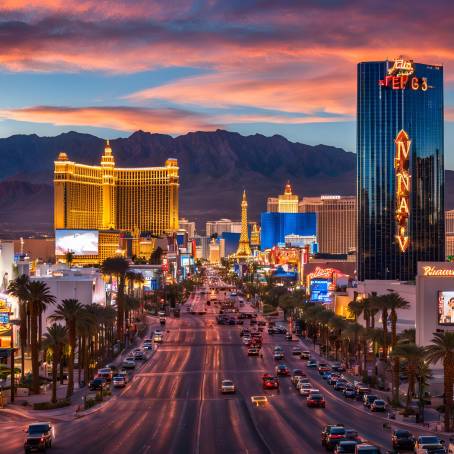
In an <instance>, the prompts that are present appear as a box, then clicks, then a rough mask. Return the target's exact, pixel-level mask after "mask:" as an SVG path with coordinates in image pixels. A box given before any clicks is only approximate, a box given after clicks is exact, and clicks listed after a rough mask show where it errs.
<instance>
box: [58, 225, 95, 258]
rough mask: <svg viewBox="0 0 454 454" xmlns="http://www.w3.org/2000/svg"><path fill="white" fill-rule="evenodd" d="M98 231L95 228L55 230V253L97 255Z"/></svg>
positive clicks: (60, 254) (59, 254)
mask: <svg viewBox="0 0 454 454" xmlns="http://www.w3.org/2000/svg"><path fill="white" fill-rule="evenodd" d="M98 245H99V232H98V231H97V230H56V231H55V255H57V256H62V255H65V254H67V253H68V252H72V253H73V254H74V256H81V255H98Z"/></svg>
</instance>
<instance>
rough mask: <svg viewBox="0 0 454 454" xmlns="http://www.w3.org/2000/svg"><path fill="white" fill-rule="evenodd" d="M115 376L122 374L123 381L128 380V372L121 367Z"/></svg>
mask: <svg viewBox="0 0 454 454" xmlns="http://www.w3.org/2000/svg"><path fill="white" fill-rule="evenodd" d="M116 376H122V377H123V378H124V380H125V383H128V381H129V374H128V371H127V370H126V369H121V370H119V371H118V372H117V373H116Z"/></svg>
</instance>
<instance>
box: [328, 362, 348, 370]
mask: <svg viewBox="0 0 454 454" xmlns="http://www.w3.org/2000/svg"><path fill="white" fill-rule="evenodd" d="M331 369H332V370H333V371H335V372H345V367H344V366H342V364H341V363H339V362H335V363H333V364H332V365H331Z"/></svg>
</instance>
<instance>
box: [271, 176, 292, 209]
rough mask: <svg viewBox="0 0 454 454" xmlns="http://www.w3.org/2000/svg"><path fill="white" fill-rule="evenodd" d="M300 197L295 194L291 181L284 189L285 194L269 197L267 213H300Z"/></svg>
mask: <svg viewBox="0 0 454 454" xmlns="http://www.w3.org/2000/svg"><path fill="white" fill-rule="evenodd" d="M298 202H299V197H298V196H297V195H296V194H293V191H292V186H291V184H290V181H287V184H286V185H285V188H284V193H283V194H280V195H279V196H278V197H268V200H267V204H266V206H267V212H268V213H298Z"/></svg>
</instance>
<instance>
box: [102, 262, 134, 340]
mask: <svg viewBox="0 0 454 454" xmlns="http://www.w3.org/2000/svg"><path fill="white" fill-rule="evenodd" d="M128 268H129V262H128V261H127V260H126V259H125V258H123V257H110V258H107V259H105V260H104V262H103V263H102V266H101V270H102V272H103V274H106V275H111V276H112V275H114V276H116V279H117V339H118V340H119V341H120V342H121V343H122V342H123V341H124V294H125V280H126V272H127V271H128Z"/></svg>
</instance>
